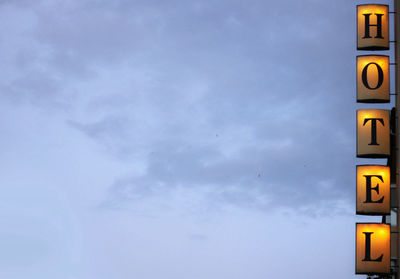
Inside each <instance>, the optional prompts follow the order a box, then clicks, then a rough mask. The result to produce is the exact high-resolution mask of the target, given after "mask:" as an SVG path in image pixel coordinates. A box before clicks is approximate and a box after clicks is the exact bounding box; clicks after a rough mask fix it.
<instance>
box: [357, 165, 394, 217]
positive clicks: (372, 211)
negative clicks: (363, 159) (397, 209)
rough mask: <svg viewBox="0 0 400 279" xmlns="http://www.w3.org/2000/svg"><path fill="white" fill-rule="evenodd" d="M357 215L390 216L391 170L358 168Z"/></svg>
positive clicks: (375, 167)
mask: <svg viewBox="0 0 400 279" xmlns="http://www.w3.org/2000/svg"><path fill="white" fill-rule="evenodd" d="M356 210H357V214H361V215H385V214H390V168H389V167H387V166H379V165H364V166H357V202H356Z"/></svg>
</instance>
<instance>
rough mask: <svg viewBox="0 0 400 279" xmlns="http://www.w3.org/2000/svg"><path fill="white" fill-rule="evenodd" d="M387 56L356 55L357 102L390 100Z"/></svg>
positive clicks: (386, 101) (384, 101)
mask: <svg viewBox="0 0 400 279" xmlns="http://www.w3.org/2000/svg"><path fill="white" fill-rule="evenodd" d="M389 76H390V75H389V56H384V55H362V56H357V102H359V103H388V102H390V95H389V91H390V85H389Z"/></svg>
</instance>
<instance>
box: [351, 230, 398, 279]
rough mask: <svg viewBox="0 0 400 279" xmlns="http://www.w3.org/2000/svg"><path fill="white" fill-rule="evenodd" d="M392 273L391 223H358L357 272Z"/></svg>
mask: <svg viewBox="0 0 400 279" xmlns="http://www.w3.org/2000/svg"><path fill="white" fill-rule="evenodd" d="M388 273H390V225H388V224H378V223H357V224H356V274H388Z"/></svg>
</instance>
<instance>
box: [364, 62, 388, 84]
mask: <svg viewBox="0 0 400 279" xmlns="http://www.w3.org/2000/svg"><path fill="white" fill-rule="evenodd" d="M370 65H375V66H376V69H377V70H378V84H377V85H376V87H374V88H372V87H371V86H369V84H368V67H369V66H370ZM361 77H362V82H363V84H364V86H365V87H367V88H368V89H369V90H376V89H378V88H379V87H381V85H382V83H383V70H382V68H381V66H379V65H378V64H377V63H375V62H371V63H368V64H367V65H366V66H365V67H364V69H363V71H362V75H361Z"/></svg>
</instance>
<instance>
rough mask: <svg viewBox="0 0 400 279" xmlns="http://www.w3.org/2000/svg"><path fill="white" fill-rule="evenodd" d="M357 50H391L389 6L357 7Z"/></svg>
mask: <svg viewBox="0 0 400 279" xmlns="http://www.w3.org/2000/svg"><path fill="white" fill-rule="evenodd" d="M357 49H358V50H387V49H389V6H388V5H376V4H371V5H358V6H357Z"/></svg>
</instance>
